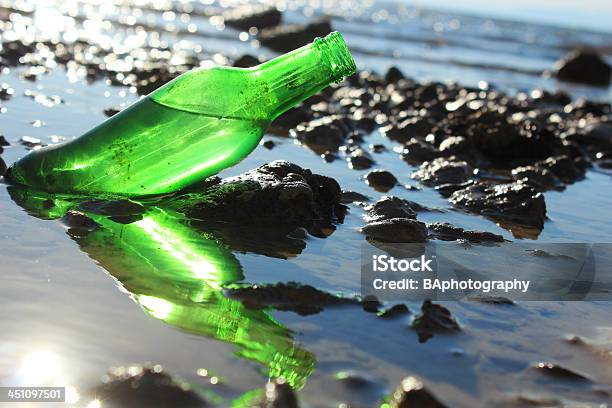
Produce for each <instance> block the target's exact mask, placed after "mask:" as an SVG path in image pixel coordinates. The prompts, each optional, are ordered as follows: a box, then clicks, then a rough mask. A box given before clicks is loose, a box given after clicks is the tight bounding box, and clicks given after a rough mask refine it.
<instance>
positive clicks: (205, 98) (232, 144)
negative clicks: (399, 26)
mask: <svg viewBox="0 0 612 408" xmlns="http://www.w3.org/2000/svg"><path fill="white" fill-rule="evenodd" d="M354 72H355V62H354V61H353V58H352V57H351V54H350V52H349V50H348V48H347V47H346V44H345V43H344V40H343V38H342V36H341V35H340V34H339V33H337V32H334V33H331V34H329V35H328V36H326V37H325V38H317V39H315V41H314V42H313V43H311V44H308V45H306V46H304V47H301V48H298V49H296V50H294V51H292V52H289V53H287V54H285V55H282V56H280V57H277V58H275V59H272V60H270V61H268V62H266V63H264V64H261V65H259V66H257V67H253V68H246V69H245V68H232V67H213V68H206V69H204V68H200V69H194V70H191V71H189V72H186V73H184V74H182V75H180V76H179V77H177V78H175V79H174V80H172V81H171V82H169V83H167V84H166V85H164V86H162V87H160V88H158V89H157V90H155V91H153V92H152V93H151V94H149V95H148V96H146V97H144V98H142V99H140V100H139V101H138V102H136V103H134V104H132V105H131V106H130V107H128V108H127V109H125V110H123V111H122V112H120V113H118V114H116V115H114V116H113V117H111V118H109V119H107V120H106V121H105V122H103V123H102V124H100V125H99V126H97V127H96V128H94V129H92V130H90V131H89V132H87V133H85V134H84V135H82V136H81V137H79V138H77V139H74V140H72V141H70V142H67V143H65V144H61V145H57V146H50V147H47V148H43V149H40V150H36V151H33V152H31V153H29V154H28V155H27V156H25V157H23V158H22V159H21V160H19V161H17V162H16V163H15V164H13V166H11V168H10V169H9V170H8V172H7V174H6V176H5V177H6V179H7V180H8V181H9V182H12V183H16V184H22V185H26V186H30V187H33V188H36V189H39V190H42V191H50V192H69V193H75V192H79V193H98V194H99V193H112V194H120V195H127V196H145V195H154V194H164V193H170V192H173V191H176V190H179V189H181V188H183V187H185V186H188V185H190V184H193V183H194V182H197V181H200V180H202V179H204V178H206V177H208V176H211V175H213V174H216V173H218V172H219V171H220V170H222V169H225V168H227V167H230V166H233V165H235V164H236V163H238V162H239V161H240V160H242V159H243V158H244V157H246V156H247V155H248V154H249V153H250V152H251V151H252V150H253V149H254V148H255V147H256V146H257V144H258V143H259V141H260V140H261V137H262V136H263V134H264V132H265V130H266V128H267V126H268V125H269V123H270V122H271V121H272V120H274V119H275V118H276V117H277V116H279V115H280V114H282V113H283V112H285V111H287V110H288V109H289V108H291V107H292V106H294V105H296V104H298V103H299V102H301V101H303V100H305V99H306V98H308V97H309V96H311V95H313V94H315V93H317V92H319V91H320V90H321V89H323V88H325V87H327V86H329V85H330V84H331V83H332V82H339V81H340V80H342V79H343V78H344V77H345V76H348V75H351V74H352V73H354Z"/></svg>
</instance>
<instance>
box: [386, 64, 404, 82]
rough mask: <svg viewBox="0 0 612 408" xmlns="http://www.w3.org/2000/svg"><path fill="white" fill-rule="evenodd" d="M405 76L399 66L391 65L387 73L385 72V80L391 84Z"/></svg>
mask: <svg viewBox="0 0 612 408" xmlns="http://www.w3.org/2000/svg"><path fill="white" fill-rule="evenodd" d="M404 78H405V76H404V74H403V73H402V71H400V69H399V68H398V67H395V66H393V67H391V68H389V70H388V71H387V73H386V74H385V82H386V83H388V84H390V83H393V82H397V81H399V80H400V79H404Z"/></svg>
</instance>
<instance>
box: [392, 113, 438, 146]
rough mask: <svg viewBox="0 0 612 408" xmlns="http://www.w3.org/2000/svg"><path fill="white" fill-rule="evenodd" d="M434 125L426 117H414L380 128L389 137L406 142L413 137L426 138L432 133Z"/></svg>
mask: <svg viewBox="0 0 612 408" xmlns="http://www.w3.org/2000/svg"><path fill="white" fill-rule="evenodd" d="M433 126H434V125H433V124H432V123H431V122H429V120H427V119H426V118H422V117H412V118H409V119H406V120H404V121H402V122H400V123H398V124H393V125H388V126H385V127H383V128H381V129H380V130H381V132H382V133H384V134H385V136H387V137H388V138H389V139H391V140H395V141H396V142H401V143H406V142H408V141H409V140H410V139H412V138H413V137H416V138H424V137H425V136H427V135H428V134H429V133H431V130H432V129H433Z"/></svg>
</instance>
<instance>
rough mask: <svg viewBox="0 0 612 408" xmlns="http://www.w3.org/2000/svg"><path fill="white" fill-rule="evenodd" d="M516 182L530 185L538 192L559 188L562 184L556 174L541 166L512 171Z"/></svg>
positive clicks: (519, 168)
mask: <svg viewBox="0 0 612 408" xmlns="http://www.w3.org/2000/svg"><path fill="white" fill-rule="evenodd" d="M512 177H513V178H514V179H515V180H516V181H520V182H522V183H524V184H528V185H530V186H531V187H533V188H534V189H535V190H536V191H546V190H551V189H555V188H559V186H560V182H559V179H558V178H557V176H555V174H554V173H553V172H552V171H550V170H548V169H547V168H545V167H541V166H521V167H517V168H515V169H513V170H512Z"/></svg>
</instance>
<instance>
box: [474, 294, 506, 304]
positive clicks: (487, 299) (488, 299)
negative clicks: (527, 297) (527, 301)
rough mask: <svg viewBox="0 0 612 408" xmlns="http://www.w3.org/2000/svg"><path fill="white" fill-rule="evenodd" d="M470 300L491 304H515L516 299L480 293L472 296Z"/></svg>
mask: <svg viewBox="0 0 612 408" xmlns="http://www.w3.org/2000/svg"><path fill="white" fill-rule="evenodd" d="M468 300H471V301H473V302H480V303H487V304H489V305H514V304H515V303H514V301H512V300H510V299H508V298H505V297H502V296H488V295H479V296H470V297H468Z"/></svg>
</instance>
